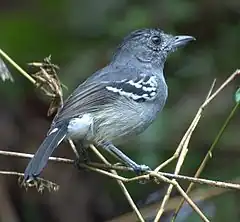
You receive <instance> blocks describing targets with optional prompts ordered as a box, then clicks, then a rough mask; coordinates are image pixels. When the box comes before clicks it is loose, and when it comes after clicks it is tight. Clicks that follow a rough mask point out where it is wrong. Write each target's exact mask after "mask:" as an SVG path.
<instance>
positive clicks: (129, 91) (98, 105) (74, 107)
mask: <svg viewBox="0 0 240 222" xmlns="http://www.w3.org/2000/svg"><path fill="white" fill-rule="evenodd" d="M129 72H131V73H129ZM149 79H150V77H149V75H147V74H142V73H138V70H136V69H129V68H128V69H126V68H122V69H118V70H115V71H111V72H108V71H99V72H97V73H95V74H94V75H93V76H91V77H90V78H89V79H87V80H86V81H85V82H84V83H82V84H81V85H79V86H78V87H77V88H76V89H75V91H74V92H73V93H72V94H71V95H70V96H69V97H68V99H67V100H66V101H65V103H64V105H63V107H62V108H61V109H60V110H59V112H58V114H57V115H56V117H55V119H54V121H53V124H55V123H57V122H61V121H64V120H68V119H71V118H73V117H76V116H80V115H82V114H84V113H92V112H95V111H99V110H101V109H102V108H103V107H105V105H108V104H112V103H114V101H115V100H117V99H119V97H122V96H125V97H126V98H129V99H133V100H135V101H136V102H143V101H144V100H145V98H142V96H143V94H142V93H141V92H140V88H139V87H138V85H137V84H138V83H139V82H143V81H144V80H145V82H147V81H148V80H149ZM146 95H147V94H145V95H144V96H145V97H146Z"/></svg>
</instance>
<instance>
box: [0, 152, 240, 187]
mask: <svg viewBox="0 0 240 222" xmlns="http://www.w3.org/2000/svg"><path fill="white" fill-rule="evenodd" d="M0 155H3V156H12V157H20V158H29V159H31V158H32V157H33V156H34V155H33V154H28V153H19V152H12V151H3V150H0ZM49 160H50V161H53V162H60V163H66V164H73V163H74V160H72V159H68V158H62V157H50V158H49ZM79 166H80V167H83V168H87V169H89V170H92V171H95V172H98V173H102V174H104V175H107V176H109V177H111V178H115V179H118V180H121V181H123V182H125V183H129V182H133V181H139V180H143V179H145V180H151V178H152V177H156V178H158V177H159V175H160V176H165V177H167V178H171V179H177V180H184V181H189V182H193V183H198V184H202V185H209V186H215V187H220V188H226V189H237V190H240V184H234V183H227V182H222V181H215V180H208V179H202V178H195V177H189V176H184V175H175V174H171V173H165V172H158V173H156V172H155V171H149V172H148V174H146V175H141V176H136V177H132V178H126V177H122V176H119V175H115V174H112V173H110V172H107V171H105V170H102V169H113V170H120V171H130V172H132V171H133V169H132V168H130V167H125V166H117V165H112V164H102V163H93V162H89V163H87V164H86V163H79ZM99 168H102V169H99ZM1 172H9V171H0V174H1ZM3 174H4V173H3ZM9 174H11V173H9ZM13 175H15V174H13ZM20 175H22V174H21V173H20Z"/></svg>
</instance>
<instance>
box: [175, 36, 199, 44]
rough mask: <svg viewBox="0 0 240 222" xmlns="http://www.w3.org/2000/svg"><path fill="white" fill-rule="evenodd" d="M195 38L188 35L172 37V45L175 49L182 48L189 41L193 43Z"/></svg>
mask: <svg viewBox="0 0 240 222" xmlns="http://www.w3.org/2000/svg"><path fill="white" fill-rule="evenodd" d="M195 40H196V38H195V37H193V36H189V35H179V36H175V37H174V41H173V45H174V46H175V47H179V46H183V45H185V44H187V43H188V42H190V41H195Z"/></svg>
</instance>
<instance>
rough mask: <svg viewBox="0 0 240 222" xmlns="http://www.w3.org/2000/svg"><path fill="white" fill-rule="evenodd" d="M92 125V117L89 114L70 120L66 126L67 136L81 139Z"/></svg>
mask: <svg viewBox="0 0 240 222" xmlns="http://www.w3.org/2000/svg"><path fill="white" fill-rule="evenodd" d="M92 125H93V117H92V115H91V114H88V113H87V114H84V115H83V116H81V117H76V118H73V119H71V120H70V122H69V124H68V136H69V137H72V138H78V139H81V138H83V137H85V136H86V134H87V133H88V131H89V129H90V127H91V126H92Z"/></svg>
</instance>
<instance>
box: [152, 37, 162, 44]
mask: <svg viewBox="0 0 240 222" xmlns="http://www.w3.org/2000/svg"><path fill="white" fill-rule="evenodd" d="M151 40H152V42H153V44H155V45H160V43H161V38H160V36H157V35H154V36H153V37H152V39H151Z"/></svg>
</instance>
